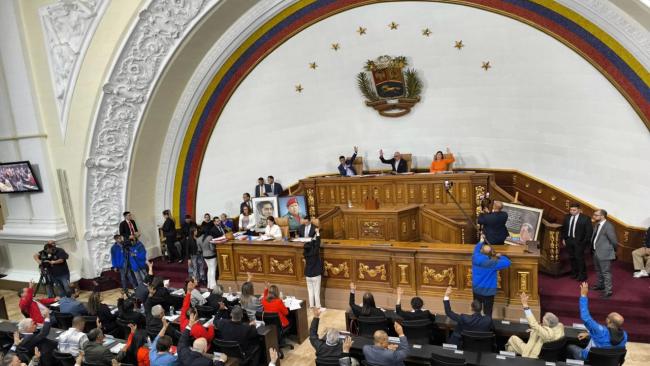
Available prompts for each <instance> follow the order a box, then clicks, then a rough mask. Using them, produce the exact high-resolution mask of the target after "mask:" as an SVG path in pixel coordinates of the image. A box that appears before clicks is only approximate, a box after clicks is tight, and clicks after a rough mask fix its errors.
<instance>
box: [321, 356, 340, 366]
mask: <svg viewBox="0 0 650 366" xmlns="http://www.w3.org/2000/svg"><path fill="white" fill-rule="evenodd" d="M316 366H339V359H338V357H336V358H316Z"/></svg>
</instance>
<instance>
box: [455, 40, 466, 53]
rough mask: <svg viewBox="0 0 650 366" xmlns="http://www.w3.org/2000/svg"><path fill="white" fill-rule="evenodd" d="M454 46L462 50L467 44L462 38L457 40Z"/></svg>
mask: <svg viewBox="0 0 650 366" xmlns="http://www.w3.org/2000/svg"><path fill="white" fill-rule="evenodd" d="M454 47H456V48H457V49H458V50H459V51H460V50H461V49H462V48H463V47H465V45H464V44H463V41H462V40H460V41H456V44H455V45H454Z"/></svg>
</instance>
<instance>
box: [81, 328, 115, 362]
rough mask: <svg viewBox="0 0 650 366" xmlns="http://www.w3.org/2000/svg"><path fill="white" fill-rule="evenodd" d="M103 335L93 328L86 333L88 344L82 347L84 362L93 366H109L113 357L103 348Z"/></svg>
mask: <svg viewBox="0 0 650 366" xmlns="http://www.w3.org/2000/svg"><path fill="white" fill-rule="evenodd" d="M104 338H105V337H104V333H103V332H102V330H101V329H99V328H95V329H93V330H91V331H90V332H88V342H86V344H85V345H84V362H87V363H89V364H93V365H104V366H111V365H112V364H113V359H114V358H115V355H113V354H112V353H111V350H110V349H109V348H107V347H105V346H104Z"/></svg>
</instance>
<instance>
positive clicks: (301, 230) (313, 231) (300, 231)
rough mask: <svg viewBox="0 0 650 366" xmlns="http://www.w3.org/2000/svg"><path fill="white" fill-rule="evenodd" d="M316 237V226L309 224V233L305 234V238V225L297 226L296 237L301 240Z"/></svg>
mask: <svg viewBox="0 0 650 366" xmlns="http://www.w3.org/2000/svg"><path fill="white" fill-rule="evenodd" d="M315 235H316V226H314V224H311V227H310V228H309V232H308V233H307V236H305V225H304V224H300V226H298V236H299V237H301V238H313V237H314V236H315Z"/></svg>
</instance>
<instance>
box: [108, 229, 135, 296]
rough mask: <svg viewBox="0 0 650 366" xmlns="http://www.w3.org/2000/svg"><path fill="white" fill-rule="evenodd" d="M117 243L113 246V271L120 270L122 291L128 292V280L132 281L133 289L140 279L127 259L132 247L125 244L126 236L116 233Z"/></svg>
mask: <svg viewBox="0 0 650 366" xmlns="http://www.w3.org/2000/svg"><path fill="white" fill-rule="evenodd" d="M113 239H115V244H113V246H112V247H111V262H112V266H113V271H119V272H120V281H121V282H122V292H126V290H127V288H128V284H127V281H128V282H130V283H131V285H132V286H133V289H134V290H135V289H136V287H138V281H137V280H136V278H135V275H134V273H133V271H132V270H131V263H130V260H127V258H128V255H129V252H130V248H126V247H125V246H124V238H123V237H122V235H119V234H117V235H115V236H114V237H113Z"/></svg>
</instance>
